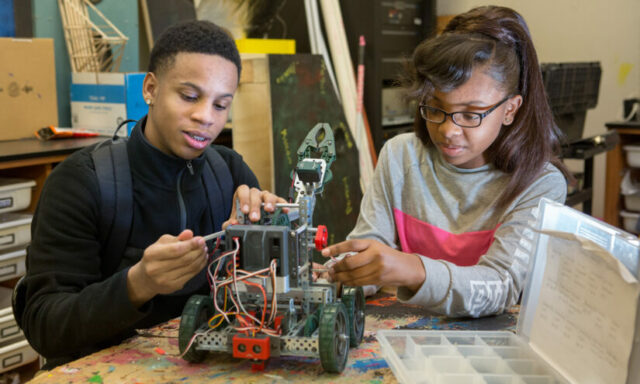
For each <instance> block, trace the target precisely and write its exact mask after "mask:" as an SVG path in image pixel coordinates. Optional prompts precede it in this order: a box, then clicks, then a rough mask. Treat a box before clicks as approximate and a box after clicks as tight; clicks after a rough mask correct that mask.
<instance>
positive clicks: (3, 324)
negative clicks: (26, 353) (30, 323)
mask: <svg viewBox="0 0 640 384" xmlns="http://www.w3.org/2000/svg"><path fill="white" fill-rule="evenodd" d="M12 294H13V289H11V288H5V287H0V343H3V342H5V341H7V340H10V339H14V338H16V337H17V336H22V335H23V334H22V331H21V330H20V327H18V324H17V323H16V319H15V318H14V317H13V309H12V308H11V295H12Z"/></svg>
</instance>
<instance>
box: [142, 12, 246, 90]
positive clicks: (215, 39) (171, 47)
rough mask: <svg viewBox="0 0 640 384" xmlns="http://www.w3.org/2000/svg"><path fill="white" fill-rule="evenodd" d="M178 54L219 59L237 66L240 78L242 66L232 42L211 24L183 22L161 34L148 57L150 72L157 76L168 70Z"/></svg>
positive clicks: (198, 21) (191, 21)
mask: <svg viewBox="0 0 640 384" xmlns="http://www.w3.org/2000/svg"><path fill="white" fill-rule="evenodd" d="M180 52H186V53H204V54H209V55H218V56H221V57H223V58H225V59H227V60H229V61H231V62H232V63H233V64H235V65H236V67H237V68H238V78H240V71H241V70H242V64H241V62H240V54H239V53H238V48H237V47H236V44H235V42H234V41H233V39H232V38H231V36H230V35H229V34H228V33H227V32H226V31H225V30H224V29H222V28H220V27H219V26H217V25H215V24H214V23H212V22H210V21H206V20H190V21H184V22H180V23H177V24H174V25H172V26H170V27H169V28H167V29H166V30H165V31H164V32H162V34H160V37H158V40H157V41H156V42H155V44H154V45H153V49H152V50H151V55H150V56H149V72H154V73H156V74H157V73H158V72H159V71H163V70H165V69H167V68H168V67H169V66H171V65H172V64H173V61H174V60H175V57H176V55H177V54H178V53H180Z"/></svg>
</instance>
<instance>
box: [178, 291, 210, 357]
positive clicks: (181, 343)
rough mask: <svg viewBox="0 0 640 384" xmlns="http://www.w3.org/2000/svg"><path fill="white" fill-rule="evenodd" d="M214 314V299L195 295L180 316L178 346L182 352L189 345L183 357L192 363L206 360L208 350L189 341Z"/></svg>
mask: <svg viewBox="0 0 640 384" xmlns="http://www.w3.org/2000/svg"><path fill="white" fill-rule="evenodd" d="M211 316H213V301H212V299H211V297H209V296H202V295H193V296H191V297H190V298H189V301H187V304H186V305H185V306H184V309H183V310H182V317H181V318H180V329H179V330H178V347H179V348H180V353H184V351H185V350H186V349H187V347H189V350H188V351H187V352H186V353H184V356H183V358H184V359H185V360H187V361H188V362H191V363H198V362H200V361H202V360H204V358H205V356H206V355H207V352H206V351H199V350H197V349H196V347H195V342H194V343H192V344H191V346H189V342H190V341H191V338H193V335H194V334H195V333H196V331H197V330H198V329H199V328H200V327H201V326H202V325H206V324H207V321H208V320H209V319H210V318H211Z"/></svg>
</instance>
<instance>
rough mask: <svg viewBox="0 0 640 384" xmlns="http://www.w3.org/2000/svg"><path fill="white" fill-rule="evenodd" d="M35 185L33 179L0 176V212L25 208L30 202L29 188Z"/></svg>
mask: <svg viewBox="0 0 640 384" xmlns="http://www.w3.org/2000/svg"><path fill="white" fill-rule="evenodd" d="M35 185H36V182H35V181H33V180H28V179H15V178H0V213H3V212H12V211H19V210H21V209H25V208H27V207H28V206H29V204H31V188H33V187H34V186H35Z"/></svg>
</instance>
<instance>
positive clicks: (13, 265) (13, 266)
mask: <svg viewBox="0 0 640 384" xmlns="http://www.w3.org/2000/svg"><path fill="white" fill-rule="evenodd" d="M26 256H27V250H26V249H18V250H11V251H8V252H4V253H2V254H0V281H5V280H9V279H13V278H14V277H18V276H22V275H24V273H25V272H26V267H25V258H26Z"/></svg>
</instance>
